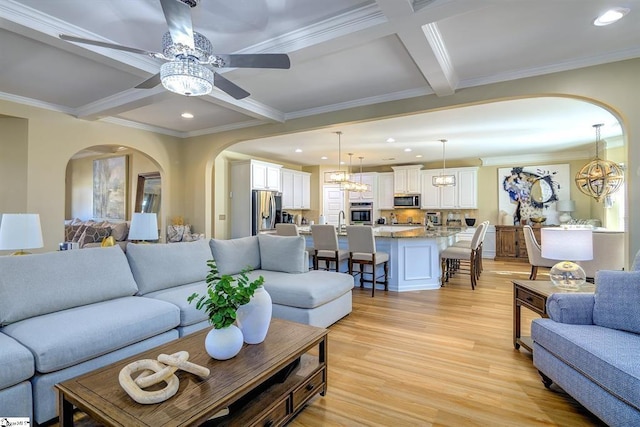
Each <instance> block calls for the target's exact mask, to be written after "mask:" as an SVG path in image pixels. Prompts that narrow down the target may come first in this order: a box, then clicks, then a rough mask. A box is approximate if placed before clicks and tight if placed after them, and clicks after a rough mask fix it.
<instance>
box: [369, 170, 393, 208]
mask: <svg viewBox="0 0 640 427" xmlns="http://www.w3.org/2000/svg"><path fill="white" fill-rule="evenodd" d="M393 193H394V188H393V172H386V173H379V174H378V200H377V201H376V203H374V209H393Z"/></svg>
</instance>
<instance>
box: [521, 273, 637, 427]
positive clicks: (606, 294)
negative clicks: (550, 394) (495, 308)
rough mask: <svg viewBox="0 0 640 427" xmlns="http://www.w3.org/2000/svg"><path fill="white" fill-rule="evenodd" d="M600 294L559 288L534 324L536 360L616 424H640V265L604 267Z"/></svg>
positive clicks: (546, 374) (550, 378)
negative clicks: (625, 268) (636, 267)
mask: <svg viewBox="0 0 640 427" xmlns="http://www.w3.org/2000/svg"><path fill="white" fill-rule="evenodd" d="M595 284H596V292H595V294H585V293H557V294H552V295H551V296H550V297H549V298H548V299H547V312H548V314H549V318H548V319H536V320H534V321H533V323H532V325H531V335H532V338H533V341H534V344H533V363H534V365H535V366H536V368H538V370H539V372H540V374H541V376H542V378H543V383H544V384H545V386H546V387H550V386H551V384H552V383H556V384H557V385H558V386H560V387H561V388H562V389H563V390H565V391H566V392H567V393H568V394H570V395H571V396H572V397H573V398H575V399H576V400H577V401H578V402H580V403H581V404H582V405H583V406H584V407H585V408H587V409H588V410H589V411H591V412H592V413H593V414H595V415H596V416H598V417H599V418H600V419H601V420H603V421H604V422H605V423H607V424H608V425H611V426H639V425H640V271H629V272H624V271H599V272H597V273H596V277H595Z"/></svg>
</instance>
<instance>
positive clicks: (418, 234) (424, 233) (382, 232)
mask: <svg viewBox="0 0 640 427" xmlns="http://www.w3.org/2000/svg"><path fill="white" fill-rule="evenodd" d="M298 230H299V232H300V234H301V235H311V229H310V228H309V226H300V227H299V228H298ZM461 231H464V227H462V228H461V227H433V228H431V229H426V228H425V227H424V226H422V225H408V224H407V225H379V226H374V227H373V235H374V236H375V237H387V238H393V239H401V238H402V239H404V238H409V239H411V238H413V239H417V238H421V239H424V238H436V237H450V236H453V235H455V234H458V233H460V232H461ZM346 235H347V232H346V231H340V232H339V233H338V236H346Z"/></svg>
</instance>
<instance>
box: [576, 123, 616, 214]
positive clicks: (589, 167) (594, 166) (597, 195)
mask: <svg viewBox="0 0 640 427" xmlns="http://www.w3.org/2000/svg"><path fill="white" fill-rule="evenodd" d="M601 126H602V123H600V124H596V125H593V127H594V128H595V129H596V157H595V159H593V160H591V161H590V162H589V163H587V164H586V165H584V166H583V167H582V169H580V170H579V171H578V173H577V174H576V185H577V186H578V189H579V190H580V191H581V192H583V193H584V194H586V195H587V196H591V197H593V198H594V199H596V201H597V202H601V201H603V200H604V199H605V198H606V197H607V196H608V195H610V194H612V193H615V192H616V191H618V189H619V188H620V186H621V185H622V183H623V182H624V172H623V170H622V168H621V167H620V165H618V164H617V163H615V162H612V161H610V160H602V159H601V158H600V157H598V152H599V142H600V127H601Z"/></svg>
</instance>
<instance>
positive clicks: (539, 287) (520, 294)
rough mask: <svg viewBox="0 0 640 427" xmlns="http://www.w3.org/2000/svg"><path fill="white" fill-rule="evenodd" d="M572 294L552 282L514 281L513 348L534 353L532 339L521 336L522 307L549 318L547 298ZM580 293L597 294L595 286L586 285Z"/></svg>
mask: <svg viewBox="0 0 640 427" xmlns="http://www.w3.org/2000/svg"><path fill="white" fill-rule="evenodd" d="M561 292H571V291H565V290H563V289H559V288H557V287H555V286H554V285H553V283H551V282H550V281H544V280H514V281H513V346H514V347H515V348H516V350H517V349H519V348H520V346H522V347H524V348H526V349H527V350H529V351H533V341H532V340H531V337H528V336H527V337H523V336H521V333H520V329H521V325H522V323H521V316H520V315H521V307H523V306H524V307H526V308H528V309H529V310H531V311H533V312H534V313H537V314H539V315H540V316H542V317H549V316H547V298H548V297H549V295H551V294H555V293H561ZM579 292H589V293H594V292H595V286H594V285H592V284H590V283H586V284H584V285H582V287H581V289H580V291H579Z"/></svg>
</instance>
